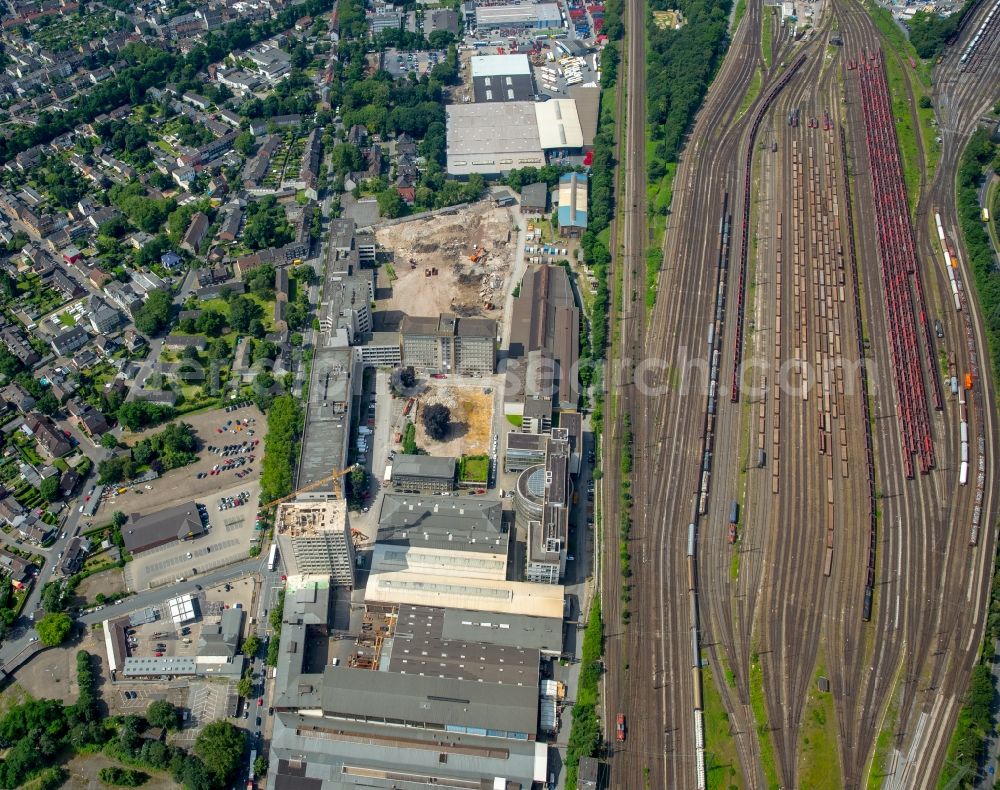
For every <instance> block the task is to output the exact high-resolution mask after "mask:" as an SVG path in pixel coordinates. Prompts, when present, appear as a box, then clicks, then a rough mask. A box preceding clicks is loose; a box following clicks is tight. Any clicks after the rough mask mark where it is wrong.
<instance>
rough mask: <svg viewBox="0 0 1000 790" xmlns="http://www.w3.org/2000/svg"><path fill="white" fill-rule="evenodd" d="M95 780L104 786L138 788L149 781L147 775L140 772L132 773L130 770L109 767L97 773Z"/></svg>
mask: <svg viewBox="0 0 1000 790" xmlns="http://www.w3.org/2000/svg"><path fill="white" fill-rule="evenodd" d="M97 778H98V779H100V780H101V781H102V782H104V784H106V785H117V786H119V787H139V786H140V785H142V784H145V783H146V782H147V781H148V780H149V774H144V773H143V772H142V771H134V770H132V769H131V768H118V767H116V766H111V767H109V768H102V769H101V770H100V771H98V772H97Z"/></svg>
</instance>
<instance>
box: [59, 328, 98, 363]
mask: <svg viewBox="0 0 1000 790" xmlns="http://www.w3.org/2000/svg"><path fill="white" fill-rule="evenodd" d="M89 340H90V335H88V334H87V331H86V330H85V329H84V328H83V327H81V326H73V327H70V328H69V329H67V330H66V331H65V332H62V333H61V334H58V335H56V336H55V337H54V338H52V350H53V351H54V352H55V353H56V354H57V355H58V356H61V357H65V356H69V355H70V354H72V353H73V352H74V351H77V350H79V349H81V348H83V347H84V346H85V345H86V344H87V342H88V341H89Z"/></svg>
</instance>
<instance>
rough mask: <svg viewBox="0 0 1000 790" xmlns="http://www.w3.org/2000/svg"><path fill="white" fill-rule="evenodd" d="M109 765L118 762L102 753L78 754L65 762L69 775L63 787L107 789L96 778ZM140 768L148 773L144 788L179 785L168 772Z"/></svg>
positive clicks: (170, 788) (172, 788) (159, 789)
mask: <svg viewBox="0 0 1000 790" xmlns="http://www.w3.org/2000/svg"><path fill="white" fill-rule="evenodd" d="M111 765H115V766H117V765H118V763H116V762H115V761H114V760H109V759H108V758H107V757H105V756H104V755H103V754H83V755H78V756H76V757H74V758H73V759H72V760H70V761H69V762H68V763H67V764H66V770H68V771H69V773H70V777H69V780H68V781H67V782H66V784H65V785H63V787H72V788H73V790H107V787H108V786H107V785H106V784H104V783H103V782H101V781H100V780H99V779H98V778H97V773H98V771H100V770H101V769H102V768H107V767H108V766H111ZM141 770H142V771H143V773H146V774H149V781H147V782H146V783H145V784H143V788H144V790H176V789H177V788H179V787H180V785H179V784H177V783H176V782H175V781H174V780H173V779H172V778H171V777H170V775H169V774H165V773H160V772H159V771H150V770H149V769H147V768H143V769H141Z"/></svg>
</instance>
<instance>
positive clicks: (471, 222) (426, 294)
mask: <svg viewBox="0 0 1000 790" xmlns="http://www.w3.org/2000/svg"><path fill="white" fill-rule="evenodd" d="M375 235H376V238H377V240H378V243H379V246H381V247H383V248H384V249H387V250H391V251H392V252H393V253H394V257H395V263H393V269H394V270H395V273H396V277H397V278H398V279H396V280H395V281H390V277H389V275H388V272H387V270H386V268H385V267H382V268H381V269H380V270H379V279H378V287H379V294H378V295H379V297H380V299H379V305H378V309H379V310H385V311H403V312H405V313H407V314H409V315H417V316H437V315H438V314H440V313H445V312H451V313H455V314H456V315H459V316H486V317H487V318H495V319H496V320H497V321H500V320H501V319H502V317H503V306H504V303H505V294H506V293H507V281H508V279H509V278H510V275H511V271H512V270H513V264H514V255H515V254H516V252H517V240H516V233H515V223H514V219H513V215H512V214H511V212H510V210H509V209H506V208H495V207H494V206H493V205H492V204H491V203H489V202H480V203H476V204H475V205H473V206H471V207H470V208H468V209H465V210H464V211H460V212H458V213H457V214H454V215H445V216H439V217H431V218H430V219H421V220H413V221H411V222H403V223H400V224H398V225H392V226H390V227H386V228H379V229H378V230H377V231H376V233H375ZM479 248H485V250H486V256H485V258H483V259H482V260H480V261H479V262H478V263H473V262H472V261H470V260H469V256H470V255H472V254H473V253H474V252H476V250H477V249H479ZM411 260H412V261H414V262H415V263H416V268H415V269H414V268H411V265H410V261H411ZM432 267H437V269H438V274H437V275H432V276H430V277H427V276H425V275H424V271H425V269H428V268H432ZM387 289H391V296H389V297H388V298H386V299H382V298H381V296H382V294H385V293H386V292H387ZM486 303H490V304H492V305H494V309H492V310H489V309H487V308H486V307H485V304H486Z"/></svg>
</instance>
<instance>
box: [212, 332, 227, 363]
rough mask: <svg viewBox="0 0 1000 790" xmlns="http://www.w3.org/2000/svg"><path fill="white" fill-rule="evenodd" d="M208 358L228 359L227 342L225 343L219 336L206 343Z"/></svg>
mask: <svg viewBox="0 0 1000 790" xmlns="http://www.w3.org/2000/svg"><path fill="white" fill-rule="evenodd" d="M208 358H209V359H216V360H218V359H228V358H229V343H227V342H226V341H225V340H224V339H223V338H221V337H217V338H215V339H214V340H213V341H212V342H211V343H209V344H208Z"/></svg>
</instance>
